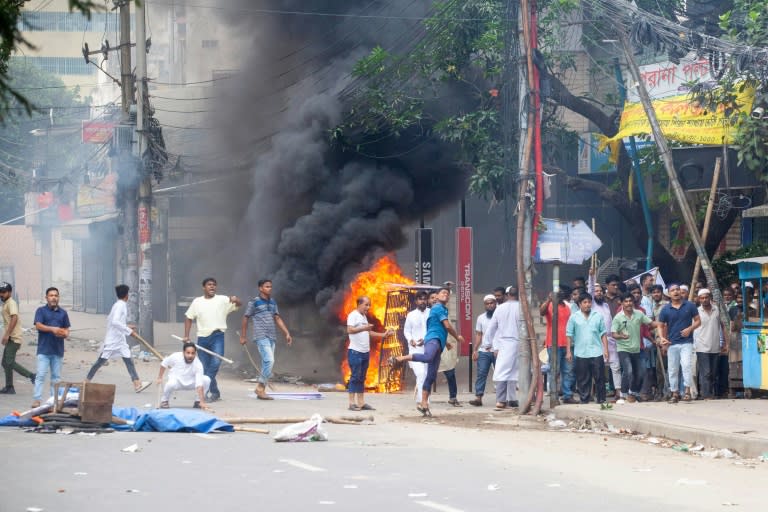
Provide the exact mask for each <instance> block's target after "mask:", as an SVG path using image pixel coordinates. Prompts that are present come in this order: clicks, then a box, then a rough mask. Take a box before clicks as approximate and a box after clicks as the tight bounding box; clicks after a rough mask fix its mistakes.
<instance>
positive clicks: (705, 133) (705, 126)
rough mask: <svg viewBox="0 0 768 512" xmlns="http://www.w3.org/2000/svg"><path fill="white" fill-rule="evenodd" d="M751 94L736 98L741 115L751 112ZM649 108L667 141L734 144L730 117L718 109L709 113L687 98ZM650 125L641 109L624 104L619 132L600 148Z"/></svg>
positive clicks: (646, 130)
mask: <svg viewBox="0 0 768 512" xmlns="http://www.w3.org/2000/svg"><path fill="white" fill-rule="evenodd" d="M754 97H755V91H754V90H753V89H745V90H744V92H742V93H739V94H738V95H737V97H736V103H737V104H738V105H739V108H740V109H741V110H742V111H746V112H749V111H750V110H751V109H752V102H753V101H754ZM653 108H654V110H655V111H656V117H657V118H658V120H659V125H660V126H661V132H662V133H663V134H664V136H665V137H666V138H667V139H669V140H676V141H679V142H686V143H689V144H708V145H719V144H723V142H725V143H726V144H733V143H734V135H735V131H736V130H735V129H734V126H733V125H732V123H733V121H734V119H735V118H734V117H733V116H731V117H728V116H726V115H725V112H724V108H723V107H722V106H721V107H719V108H718V109H717V110H716V111H714V112H709V111H707V110H705V109H704V108H702V107H701V106H698V105H695V104H694V103H692V102H691V99H690V97H689V96H687V95H685V94H681V95H678V96H670V97H668V98H664V99H658V100H654V101H653ZM650 133H651V125H650V123H649V122H648V116H646V114H645V111H644V110H643V106H642V104H640V103H626V104H625V105H624V112H623V113H622V114H621V123H620V125H619V132H618V133H617V134H616V135H614V136H613V137H605V138H603V140H602V144H601V146H603V147H604V145H606V144H608V143H611V142H617V141H620V140H621V139H623V138H625V137H629V136H632V135H642V134H650Z"/></svg>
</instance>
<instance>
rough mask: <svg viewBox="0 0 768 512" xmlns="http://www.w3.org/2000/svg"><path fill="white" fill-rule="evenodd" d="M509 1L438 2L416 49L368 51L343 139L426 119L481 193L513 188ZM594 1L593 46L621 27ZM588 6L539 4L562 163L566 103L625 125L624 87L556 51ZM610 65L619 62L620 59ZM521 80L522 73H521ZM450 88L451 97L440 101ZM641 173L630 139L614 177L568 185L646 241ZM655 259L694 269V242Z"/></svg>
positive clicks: (424, 124) (721, 227) (711, 246)
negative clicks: (570, 77)
mask: <svg viewBox="0 0 768 512" xmlns="http://www.w3.org/2000/svg"><path fill="white" fill-rule="evenodd" d="M742 1H743V2H747V1H748V0H742ZM504 3H505V2H502V1H500V0H470V1H466V2H451V1H448V2H442V3H437V4H435V7H434V11H433V12H434V14H433V15H432V17H430V18H429V19H428V20H426V21H425V23H424V32H423V34H422V35H421V37H420V38H419V39H418V40H417V41H416V42H415V43H414V44H413V45H412V46H411V48H410V51H409V52H408V53H406V54H402V55H393V54H390V53H389V52H387V51H385V50H384V49H382V48H376V49H375V50H374V51H373V52H371V53H370V54H369V55H368V56H367V57H365V58H363V59H361V60H360V61H359V62H358V65H357V66H356V68H355V76H356V77H358V79H359V80H360V82H359V83H358V84H357V87H358V89H359V92H358V93H357V94H356V95H355V96H354V102H353V103H352V105H353V106H352V107H351V109H350V115H349V116H348V117H347V120H346V122H345V124H343V125H342V126H341V127H340V129H339V130H338V133H336V139H337V140H339V141H340V142H341V143H342V144H345V145H346V147H347V148H348V150H351V151H354V150H356V149H357V148H358V145H359V144H361V143H362V144H366V143H368V142H369V141H371V140H380V138H382V137H398V135H399V134H400V133H402V132H403V131H404V130H406V129H408V128H411V127H413V126H418V127H419V129H420V130H422V131H423V133H424V136H425V137H438V138H440V139H443V140H445V141H449V142H451V143H452V144H454V145H455V146H456V147H457V148H458V151H459V154H460V158H461V159H462V163H463V164H464V166H465V167H466V168H467V170H468V172H469V173H470V176H471V177H470V180H469V188H470V190H471V191H472V192H473V193H475V194H478V195H481V196H487V197H491V198H492V199H497V200H500V199H504V198H505V197H508V196H509V195H510V190H511V188H510V187H509V186H508V184H509V183H510V180H509V177H510V176H515V175H517V173H518V170H517V169H515V168H505V166H504V165H503V164H502V162H503V156H504V151H505V150H511V151H513V152H515V153H516V151H517V150H516V148H505V147H504V146H503V145H502V144H501V143H500V141H501V138H500V132H501V130H500V121H499V110H500V109H499V105H500V103H501V102H503V101H509V98H504V97H502V96H501V95H500V94H499V91H502V90H504V88H505V86H509V85H510V84H508V83H504V81H503V80H502V78H503V77H502V75H501V56H502V55H503V54H504V47H503V43H504V42H503V39H502V31H501V30H500V26H501V24H502V23H503V21H504V20H503V16H502V14H501V13H502V12H503V8H504ZM737 3H738V2H737ZM638 4H639V5H640V7H641V8H642V7H646V8H647V9H648V10H650V11H653V12H654V13H655V14H657V15H660V16H664V17H666V18H673V17H674V16H675V15H676V14H678V13H680V12H681V10H680V9H681V2H677V1H675V0H665V1H663V2H657V1H655V0H651V1H641V2H638ZM590 5H591V11H589V13H588V14H589V16H588V18H589V23H586V24H584V26H585V28H584V30H583V34H584V41H583V43H584V45H585V47H586V48H587V50H588V51H589V49H591V48H594V47H595V46H599V45H601V44H603V43H602V40H604V39H607V38H609V36H610V35H611V34H613V33H614V31H615V30H616V28H615V27H616V26H617V24H616V23H615V20H614V19H613V18H612V16H611V13H610V12H604V11H601V10H600V9H599V8H598V7H599V6H598V3H597V2H590ZM579 8H580V2H577V1H575V0H549V1H546V2H542V3H540V5H539V11H540V12H541V13H544V14H542V16H541V17H540V18H539V23H538V31H539V41H540V43H541V44H540V46H541V47H542V50H541V52H539V53H537V54H536V56H535V57H536V59H535V61H536V66H537V68H538V70H539V72H540V73H541V77H542V83H543V84H544V85H543V90H545V91H547V95H546V97H545V104H544V107H545V113H544V116H543V119H544V126H543V131H544V138H545V139H547V140H548V141H550V142H551V144H547V148H550V151H547V152H546V153H545V158H546V159H547V165H548V167H549V168H550V169H553V170H555V171H557V163H556V153H555V151H553V150H552V149H556V148H558V147H562V146H564V145H565V141H566V140H567V139H569V138H572V134H571V133H569V131H568V130H567V129H566V128H565V127H563V126H561V125H559V124H558V123H557V121H556V120H557V116H556V115H555V113H556V111H557V109H559V108H566V109H568V110H571V111H572V112H575V113H578V114H580V115H582V116H584V117H586V118H587V119H589V120H590V121H591V122H592V123H593V124H594V126H596V127H597V128H598V129H599V130H600V131H601V132H602V133H603V134H605V135H607V136H611V135H613V134H615V133H616V132H617V129H618V126H617V121H618V118H619V113H620V109H621V107H622V105H619V104H618V101H617V99H616V97H617V95H616V94H615V93H613V94H612V95H611V97H608V98H595V97H594V96H592V95H585V96H578V95H575V94H573V93H572V92H571V90H570V89H569V88H568V87H567V86H566V85H565V83H564V81H563V79H564V76H565V73H566V71H568V70H570V69H573V68H574V66H575V64H574V63H573V61H572V60H571V59H570V58H569V55H567V54H565V53H564V52H558V51H556V50H557V49H558V48H559V47H560V46H562V44H563V39H564V37H565V35H564V33H563V29H562V28H561V27H563V26H568V25H571V24H573V23H583V22H582V21H581V20H580V19H578V16H577V14H579V13H580V12H581V11H580V10H579ZM706 16H708V17H709V18H711V17H712V16H713V14H712V12H709V11H708V12H707V13H706ZM763 18H768V17H765V16H764V17H763ZM694 21H695V20H694ZM618 26H619V27H620V26H621V25H620V24H619V25H618ZM652 46H653V45H652ZM655 46H656V47H655V48H652V50H653V51H659V50H663V51H665V52H669V53H670V54H671V55H673V56H674V54H675V53H679V52H680V51H682V48H681V47H679V46H677V45H667V46H666V47H665V46H664V45H659V44H658V42H657V43H656V44H655ZM646 50H648V48H646ZM603 64H605V63H603ZM607 65H608V66H609V67H611V68H612V65H611V64H610V63H609V64H607ZM512 79H513V80H516V77H512ZM510 89H511V90H514V89H515V88H514V87H511V88H510ZM446 97H447V98H449V100H450V103H449V102H447V101H440V100H441V99H445V98H446ZM446 103H449V104H448V105H446ZM515 160H516V159H513V161H515ZM647 160H648V162H649V163H652V162H653V161H654V156H653V155H649V156H648V159H647ZM652 171H653V166H652V165H649V166H647V167H646V168H645V169H644V172H652ZM631 173H632V167H631V161H630V158H629V156H628V154H627V152H626V150H625V149H624V148H623V147H621V148H620V155H619V160H618V165H617V173H616V175H615V180H613V182H609V183H605V182H600V181H595V180H590V179H585V178H581V177H575V176H567V175H566V174H565V173H564V172H563V173H561V174H562V175H563V177H564V179H565V182H566V184H567V186H568V187H570V188H572V189H575V190H584V191H588V192H591V193H593V194H595V195H596V196H597V197H599V198H600V199H601V200H604V201H606V202H608V203H609V204H611V205H612V206H613V207H614V208H615V209H616V211H617V212H618V213H619V214H620V215H622V217H624V218H625V219H627V221H629V222H630V223H632V225H633V226H636V227H637V228H638V229H633V230H632V233H633V235H634V237H635V238H636V240H637V242H638V247H644V246H645V242H646V239H647V233H646V231H645V229H644V226H642V225H641V223H639V222H638V221H639V220H640V219H642V210H641V205H640V204H639V202H638V201H637V200H631V199H630V197H631V194H630V192H631V187H632V182H633V180H631V179H630V175H631ZM660 184H661V185H663V182H660ZM635 196H636V194H635ZM662 206H666V205H664V204H658V207H659V208H661V207H662ZM695 206H696V207H698V206H699V205H695ZM735 218H736V212H735V211H733V210H732V211H730V212H729V214H728V215H727V216H726V217H725V218H724V219H720V218H715V219H713V222H712V223H711V225H710V231H709V237H708V238H707V244H706V247H707V250H708V252H710V254H711V253H713V252H714V250H715V249H716V248H717V246H718V245H719V243H720V241H721V240H722V238H723V237H724V236H725V234H726V233H727V231H728V230H729V229H730V227H731V225H732V224H733V221H734V219H735ZM656 233H658V230H656ZM653 258H654V261H655V263H656V264H658V265H660V266H662V267H663V268H664V269H665V272H666V273H665V276H669V277H671V278H676V279H681V278H688V276H690V274H691V270H692V266H693V264H692V262H693V261H694V260H695V251H694V249H693V247H690V248H689V249H688V253H687V254H686V256H685V257H684V258H683V260H682V261H678V260H676V259H675V258H674V257H673V256H672V254H671V253H670V251H669V250H668V249H667V248H665V247H664V246H663V245H662V244H661V243H656V244H654V254H653Z"/></svg>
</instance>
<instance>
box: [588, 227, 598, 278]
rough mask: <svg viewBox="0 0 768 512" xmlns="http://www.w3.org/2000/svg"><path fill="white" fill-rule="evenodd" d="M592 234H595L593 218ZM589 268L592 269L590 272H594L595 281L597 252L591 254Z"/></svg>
mask: <svg viewBox="0 0 768 512" xmlns="http://www.w3.org/2000/svg"><path fill="white" fill-rule="evenodd" d="M592 232H593V233H595V234H597V233H596V229H595V218H594V217H592ZM590 266H591V267H592V270H593V271H594V275H595V279H597V252H595V253H594V254H592V262H591V263H590Z"/></svg>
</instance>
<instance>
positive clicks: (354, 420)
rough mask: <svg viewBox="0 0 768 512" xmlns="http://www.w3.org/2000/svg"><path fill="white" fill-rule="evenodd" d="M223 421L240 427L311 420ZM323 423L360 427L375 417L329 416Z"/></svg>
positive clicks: (237, 419) (257, 419)
mask: <svg viewBox="0 0 768 512" xmlns="http://www.w3.org/2000/svg"><path fill="white" fill-rule="evenodd" d="M219 419H221V421H224V422H226V423H229V424H232V425H239V424H243V423H252V424H265V425H269V424H277V423H301V422H302V421H307V420H308V419H309V418H296V417H294V418H291V417H286V418H239V417H236V418H219ZM323 421H324V422H326V423H336V424H341V425H359V424H360V423H362V422H363V421H373V416H329V417H327V418H323Z"/></svg>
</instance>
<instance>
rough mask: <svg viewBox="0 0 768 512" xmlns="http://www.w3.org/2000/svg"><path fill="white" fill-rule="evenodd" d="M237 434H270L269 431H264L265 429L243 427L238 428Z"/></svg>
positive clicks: (236, 428) (236, 429)
mask: <svg viewBox="0 0 768 512" xmlns="http://www.w3.org/2000/svg"><path fill="white" fill-rule="evenodd" d="M235 432H252V433H254V434H269V430H264V429H263V428H253V427H241V426H236V427H235Z"/></svg>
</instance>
